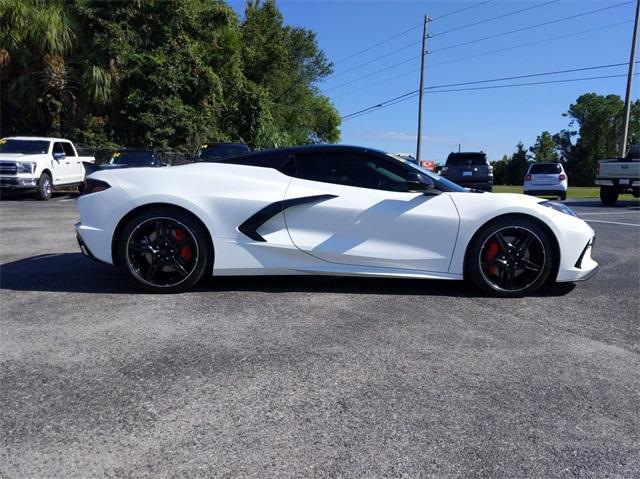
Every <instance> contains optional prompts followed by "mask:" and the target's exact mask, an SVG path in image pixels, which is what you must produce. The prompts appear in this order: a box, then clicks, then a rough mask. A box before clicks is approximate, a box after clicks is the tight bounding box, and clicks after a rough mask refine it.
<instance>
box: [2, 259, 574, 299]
mask: <svg viewBox="0 0 640 479" xmlns="http://www.w3.org/2000/svg"><path fill="white" fill-rule="evenodd" d="M574 287H575V285H573V284H572V283H564V284H558V285H554V286H553V287H551V288H546V289H545V290H544V291H541V292H538V293H536V294H535V295H534V296H564V295H565V294H567V293H569V292H570V291H572V290H573V288H574ZM0 288H2V289H5V290H13V291H46V292H64V293H94V294H143V293H140V292H139V291H138V290H137V289H136V288H135V286H134V285H132V284H131V283H130V282H129V281H128V279H127V278H126V277H125V275H124V272H123V271H122V270H121V269H120V268H116V267H112V266H109V265H106V264H101V263H98V262H96V261H91V260H89V259H87V258H85V257H84V256H82V254H80V253H57V254H45V255H39V256H33V257H30V258H25V259H21V260H17V261H13V262H10V263H5V264H2V265H0ZM226 291H235V292H238V291H239V292H267V293H291V292H307V293H309V292H311V293H345V294H374V295H416V296H418V295H419V296H453V297H483V296H485V295H484V294H482V293H481V292H478V291H477V290H476V289H475V288H473V287H472V286H470V285H468V284H466V283H465V282H463V281H444V280H422V279H395V278H362V277H336V276H233V277H232V276H227V277H217V278H214V277H211V278H204V279H203V281H201V282H200V283H199V284H198V285H197V286H196V287H194V288H193V289H192V290H191V291H190V292H193V293H197V292H226Z"/></svg>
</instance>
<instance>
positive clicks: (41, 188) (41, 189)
mask: <svg viewBox="0 0 640 479" xmlns="http://www.w3.org/2000/svg"><path fill="white" fill-rule="evenodd" d="M52 191H53V187H52V185H51V176H49V174H48V173H42V174H41V175H40V179H39V180H38V193H37V196H38V199H39V200H42V201H47V200H50V199H51V194H52Z"/></svg>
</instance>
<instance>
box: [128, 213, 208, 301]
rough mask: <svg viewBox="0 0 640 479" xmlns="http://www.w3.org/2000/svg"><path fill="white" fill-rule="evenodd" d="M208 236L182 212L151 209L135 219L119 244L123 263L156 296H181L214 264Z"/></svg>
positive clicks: (143, 286)
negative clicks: (174, 294) (172, 294)
mask: <svg viewBox="0 0 640 479" xmlns="http://www.w3.org/2000/svg"><path fill="white" fill-rule="evenodd" d="M207 238H208V233H207V231H206V230H205V228H203V226H202V225H201V224H200V223H199V222H198V221H196V220H194V219H193V218H192V217H191V216H190V215H188V214H186V213H184V212H182V211H179V210H168V211H167V210H163V209H153V210H148V211H146V212H144V213H142V214H140V215H138V216H136V217H134V218H132V219H131V220H130V221H129V222H128V223H127V225H126V226H125V227H124V229H123V231H122V234H121V235H120V241H119V248H118V251H119V254H120V263H121V264H122V265H123V266H125V269H126V271H127V273H128V275H129V276H130V278H131V279H133V280H134V281H135V282H136V283H137V284H138V285H139V286H141V287H142V288H143V289H145V290H146V291H149V292H152V293H179V292H182V291H185V290H187V289H189V288H190V287H192V286H193V285H195V284H196V283H197V282H198V281H200V279H201V278H202V276H203V275H204V273H205V271H206V269H207V265H209V264H210V258H211V256H212V251H210V248H211V247H210V245H209V241H208V240H207Z"/></svg>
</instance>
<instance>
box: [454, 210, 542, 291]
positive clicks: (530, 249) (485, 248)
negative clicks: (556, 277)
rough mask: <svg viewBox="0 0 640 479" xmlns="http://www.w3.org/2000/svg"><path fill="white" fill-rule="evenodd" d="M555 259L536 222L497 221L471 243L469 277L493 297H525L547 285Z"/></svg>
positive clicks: (468, 261) (518, 219)
mask: <svg viewBox="0 0 640 479" xmlns="http://www.w3.org/2000/svg"><path fill="white" fill-rule="evenodd" d="M553 255H554V253H553V248H552V245H551V241H550V239H549V237H548V236H547V233H546V232H545V231H543V230H542V229H541V228H540V227H539V226H538V225H536V224H535V223H534V222H532V221H528V220H526V219H521V218H514V219H504V220H500V221H496V222H495V223H492V224H490V225H489V226H487V227H485V228H484V229H483V230H482V231H480V233H479V234H478V235H477V236H476V237H475V238H474V240H473V242H472V243H471V245H470V249H469V251H468V254H467V264H466V267H467V268H466V271H467V277H468V279H470V280H471V281H472V282H473V283H474V284H475V285H476V286H478V287H479V288H480V289H482V290H483V291H485V292H486V293H489V294H492V295H494V296H504V297H519V296H523V295H526V294H529V293H533V292H534V291H536V290H538V289H539V288H540V287H541V286H542V285H543V284H545V282H546V281H547V279H548V278H549V275H550V274H551V270H552V266H553V261H554V256H553Z"/></svg>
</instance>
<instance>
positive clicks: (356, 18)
mask: <svg viewBox="0 0 640 479" xmlns="http://www.w3.org/2000/svg"><path fill="white" fill-rule="evenodd" d="M623 1H624V0H601V1H578V0H560V1H556V2H553V3H550V0H542V1H537V2H530V1H519V0H510V1H506V0H493V1H490V2H488V3H487V4H486V5H482V6H479V7H475V8H471V9H469V10H466V11H464V12H461V13H459V14H454V15H449V16H446V17H444V18H441V19H438V18H437V17H438V16H440V15H445V14H447V13H449V12H451V11H454V10H458V9H462V8H465V7H468V6H471V5H474V4H478V3H480V1H479V0H476V1H468V2H467V1H457V0H448V1H422V2H415V1H402V0H396V1H372V0H366V1H355V0H353V1H324V0H323V1H313V0H281V1H279V2H278V5H279V8H280V10H281V11H282V13H283V16H284V19H285V22H286V23H287V24H292V25H298V26H302V27H305V28H309V29H311V30H313V31H315V32H316V34H317V39H318V43H319V45H320V47H321V48H322V49H323V50H324V51H325V53H326V54H327V56H328V58H329V59H330V60H331V61H333V62H334V63H335V74H334V76H332V77H330V78H327V79H326V80H325V81H323V82H322V83H320V84H319V85H318V86H319V88H320V89H321V90H323V91H326V95H327V96H328V97H329V98H331V99H332V101H333V102H334V104H335V106H336V108H337V109H338V111H339V112H340V114H341V115H347V114H349V113H353V112H356V111H358V110H361V109H363V108H367V107H369V106H371V105H375V104H377V103H380V102H381V101H385V100H389V99H392V98H394V97H397V96H399V95H402V94H404V93H407V92H410V91H413V90H416V89H418V86H419V83H418V82H419V67H420V60H419V55H420V45H419V44H416V45H413V46H411V47H408V48H405V49H401V48H402V47H404V46H406V45H409V44H411V43H414V42H419V40H420V39H421V35H422V31H421V28H415V29H413V30H411V31H409V32H408V33H406V34H404V35H402V36H400V37H398V38H396V39H394V40H392V41H389V42H387V43H385V44H384V45H382V46H379V47H376V48H374V49H372V50H371V51H368V52H366V53H363V54H361V55H357V56H354V57H352V58H350V59H347V60H344V61H341V60H343V59H345V58H346V57H349V56H351V55H352V54H354V53H356V52H358V51H360V50H363V49H365V48H368V47H370V46H371V45H373V44H376V43H378V42H381V41H383V40H385V39H387V38H389V37H392V36H394V35H395V34H397V33H400V32H403V31H405V30H407V29H409V28H411V27H412V26H414V25H418V24H419V23H420V22H421V21H422V18H423V16H424V14H425V13H428V14H429V16H430V17H432V18H434V21H433V22H431V23H430V24H429V29H430V32H431V33H432V34H433V35H434V37H433V38H432V39H430V40H428V45H427V48H428V49H429V50H432V51H433V53H431V54H430V55H428V56H427V67H426V77H425V78H426V80H425V87H426V88H429V87H430V86H434V85H443V84H451V83H459V82H467V81H474V80H484V79H490V78H497V77H507V76H517V75H527V74H531V73H538V72H547V71H556V70H567V69H573V68H583V67H589V66H597V65H607V64H612V63H621V62H627V61H628V60H629V49H630V43H631V34H632V29H633V23H632V21H633V15H634V4H633V3H630V4H627V5H623V6H619V7H616V8H611V9H609V10H606V11H602V12H599V13H595V14H592V15H586V16H582V17H579V18H576V19H572V20H567V21H563V22H560V23H554V24H550V25H546V26H542V27H540V28H533V29H530V30H527V31H524V32H520V33H515V34H509V35H505V36H501V37H498V38H494V39H489V40H485V41H478V42H474V43H472V44H469V45H466V46H461V47H455V48H447V47H449V46H451V45H455V44H458V43H464V42H468V41H474V40H476V39H479V38H482V37H487V36H490V35H494V34H498V33H502V32H507V31H510V30H515V29H519V28H523V27H527V26H530V25H535V24H539V23H544V22H548V21H552V20H556V19H559V18H563V17H568V16H571V15H576V14H579V13H582V12H588V11H591V10H596V9H600V8H605V7H609V6H613V5H616V4H618V3H622V2H623ZM231 3H232V5H233V6H234V8H236V9H237V10H238V11H239V12H242V10H243V8H244V2H231ZM544 4H546V5H544ZM534 6H538V7H537V8H533V9H531V10H529V11H525V12H522V13H519V14H515V15H511V16H507V17H505V18H502V19H498V20H494V21H490V22H485V23H482V24H480V25H477V26H473V27H469V28H465V29H461V30H459V31H455V32H450V33H444V32H445V31H446V30H449V29H454V28H457V27H461V26H464V25H468V24H471V23H474V22H479V21H483V20H485V19H488V18H491V17H495V16H499V15H503V14H506V13H509V12H513V11H516V10H522V9H526V8H529V7H534ZM621 22H626V23H622V24H621ZM603 27H604V28H603ZM592 29H599V30H595V31H592V32H589V33H583V34H579V35H572V34H573V33H575V32H582V31H585V30H592ZM439 32H442V33H441V34H440V35H438V33H439ZM558 36H566V37H565V38H560V39H555V40H550V41H544V42H541V43H538V44H535V45H529V46H523V47H519V45H522V44H525V43H530V42H535V41H541V40H545V39H549V38H553V37H558ZM511 47H516V48H511ZM506 48H511V49H509V50H507V51H502V52H497V53H491V54H486V53H488V52H492V51H494V50H500V49H506ZM438 49H442V51H437V50H438ZM396 50H400V51H397V52H395V53H393V52H394V51H396ZM385 54H389V55H388V56H387V57H386V58H383V59H380V60H377V61H373V62H371V63H369V64H368V65H365V66H361V67H359V65H361V64H363V63H366V62H369V61H370V60H373V59H375V58H376V57H379V56H382V55H385ZM469 56H471V57H473V58H469V59H465V60H460V61H452V60H458V59H460V58H462V57H469ZM405 60H406V61H407V62H406V63H404V64H402V65H399V66H395V67H391V66H392V65H393V64H396V63H400V62H404V61H405ZM354 67H358V68H355V69H353V68H354ZM387 67H391V68H389V69H388V70H386V71H384V72H381V73H378V74H375V75H372V76H370V77H369V78H367V79H363V80H358V79H359V78H360V77H363V76H365V75H368V74H371V73H373V72H376V71H377V70H381V69H383V68H387ZM350 69H353V70H352V71H347V70H350ZM626 72H627V68H626V67H625V66H619V67H615V68H608V69H601V70H592V71H586V72H576V73H569V74H563V75H556V76H550V77H542V78H530V79H522V80H515V81H513V80H512V81H505V82H502V83H503V84H507V83H520V82H531V81H541V80H559V79H564V78H577V77H586V76H601V75H615V74H626ZM393 77H395V78H393ZM352 80H357V81H354V82H353V83H351V84H349V85H346V86H340V85H341V84H344V83H346V82H351V81H352ZM636 81H640V78H637V79H636ZM374 84H376V85H374ZM496 84H499V83H496ZM371 85H374V86H371ZM625 85H626V77H619V78H611V79H599V80H588V81H581V82H570V83H557V84H550V85H538V86H526V87H518V88H504V89H493V90H479V91H465V92H449V93H444V92H443V93H431V94H427V95H425V105H424V116H423V154H422V158H423V159H432V160H436V161H442V160H444V159H445V158H446V156H447V154H448V153H449V152H450V151H452V150H457V148H458V143H461V144H462V150H463V151H464V150H467V151H474V150H480V149H482V150H484V151H486V152H487V153H488V154H489V157H490V159H492V160H493V159H500V158H501V157H502V155H503V154H510V153H512V152H513V150H514V149H515V145H516V143H517V142H518V141H522V142H524V143H525V145H526V146H530V145H532V144H533V143H534V142H535V139H536V136H537V135H539V134H540V133H541V132H542V131H543V130H548V131H550V132H552V133H554V132H557V131H559V130H561V129H562V128H566V127H567V126H568V118H566V117H563V116H562V114H563V113H564V112H566V111H567V109H568V107H569V105H570V104H571V103H572V102H573V101H575V99H576V98H577V97H578V96H579V95H581V94H582V93H586V92H595V93H599V94H610V93H613V94H618V95H620V96H623V95H624V90H625ZM636 86H637V88H635V89H634V92H635V93H634V95H633V98H634V99H635V98H638V93H637V92H638V91H640V86H638V85H636ZM334 87H337V88H334ZM417 109H418V104H417V99H415V98H414V99H409V100H407V101H405V102H402V103H398V104H396V105H393V106H390V107H388V108H385V109H381V110H378V111H375V112H373V113H371V114H368V115H364V116H360V117H358V118H355V119H352V120H348V121H345V122H344V123H343V124H342V127H341V132H342V138H341V142H342V143H346V144H355V145H365V146H371V147H375V148H380V149H382V150H385V151H392V152H411V153H413V152H415V140H416V130H417Z"/></svg>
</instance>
